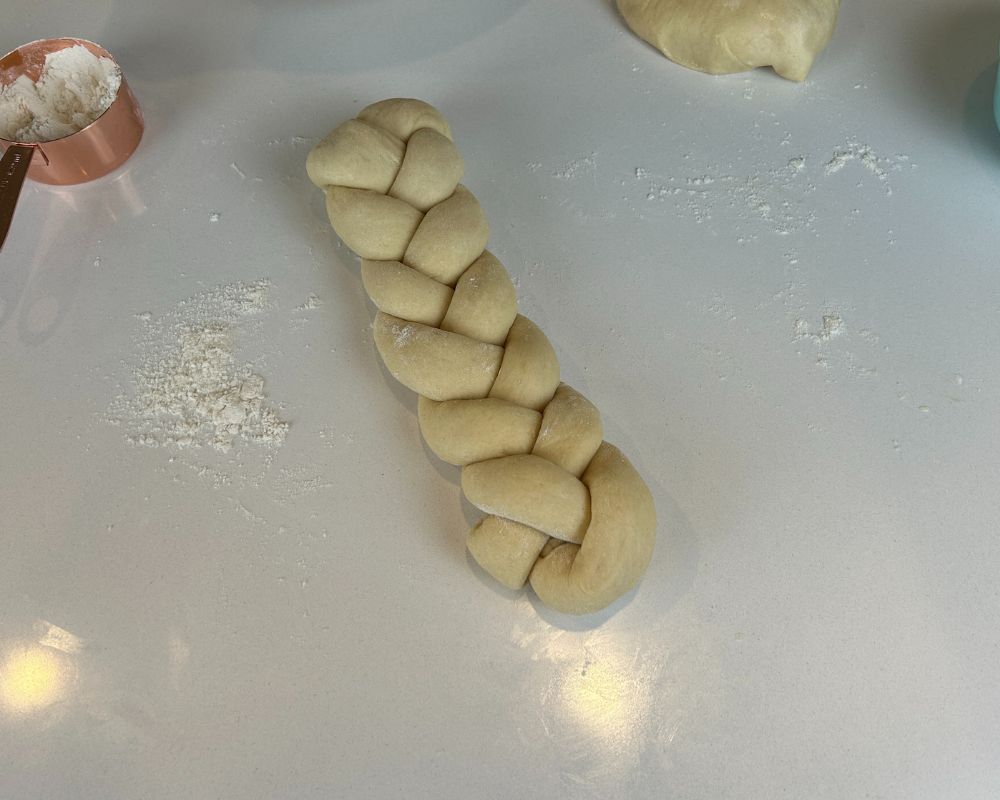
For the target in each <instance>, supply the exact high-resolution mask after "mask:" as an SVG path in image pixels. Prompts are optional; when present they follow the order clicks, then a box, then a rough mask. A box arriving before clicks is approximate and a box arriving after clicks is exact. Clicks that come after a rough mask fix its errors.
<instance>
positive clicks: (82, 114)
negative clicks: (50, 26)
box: [0, 44, 122, 142]
mask: <svg viewBox="0 0 1000 800" xmlns="http://www.w3.org/2000/svg"><path fill="white" fill-rule="evenodd" d="M121 82H122V73H121V69H120V68H119V67H118V65H117V64H115V62H114V61H112V60H111V59H110V58H99V57H98V56H95V55H94V54H93V53H91V52H90V51H89V50H88V49H87V48H86V47H84V46H83V45H79V44H77V45H73V46H72V47H67V48H65V49H64V50H58V51H56V52H55V53H49V55H47V56H46V57H45V66H44V68H43V69H42V74H41V75H40V76H39V78H38V81H37V82H36V81H32V80H31V79H30V78H29V77H27V76H26V75H21V76H20V77H19V78H17V79H16V80H15V81H13V82H12V83H10V84H8V85H6V86H3V87H2V88H0V137H2V138H4V139H7V140H8V141H14V142H51V141H52V140H53V139H61V138H62V137H63V136H69V135H70V134H71V133H76V132H77V131H79V130H82V129H83V128H85V127H87V126H88V125H89V124H90V123H91V122H93V121H94V120H96V119H97V118H98V117H99V116H101V114H103V113H104V112H105V111H107V110H108V109H109V108H110V107H111V104H112V103H113V102H114V100H115V97H116V96H117V95H118V89H119V88H120V87H121Z"/></svg>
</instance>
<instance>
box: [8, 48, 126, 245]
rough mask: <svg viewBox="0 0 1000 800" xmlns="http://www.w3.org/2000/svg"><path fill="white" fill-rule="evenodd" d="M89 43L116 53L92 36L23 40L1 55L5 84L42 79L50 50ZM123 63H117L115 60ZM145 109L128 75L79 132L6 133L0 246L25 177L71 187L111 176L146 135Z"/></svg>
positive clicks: (94, 50)
mask: <svg viewBox="0 0 1000 800" xmlns="http://www.w3.org/2000/svg"><path fill="white" fill-rule="evenodd" d="M78 44H79V45H83V46H84V47H86V48H87V49H88V50H89V51H90V52H91V53H93V54H94V55H95V56H98V57H99V58H108V59H111V60H112V61H114V57H113V56H112V55H111V53H109V52H108V51H107V50H105V49H104V48H103V47H101V46H100V45H97V44H94V43H93V42H88V41H87V40H86V39H40V40H38V41H36V42H29V43H28V44H23V45H21V46H20V47H18V48H17V49H16V50H12V51H11V52H9V53H8V54H7V55H5V56H4V57H3V58H2V59H0V84H3V85H7V84H10V83H12V82H13V81H15V80H17V78H18V77H20V76H21V75H27V76H28V77H29V78H30V79H31V80H33V81H37V80H38V78H39V77H40V76H41V74H42V68H43V67H44V66H45V57H46V56H47V55H49V53H54V52H56V51H58V50H64V49H65V48H67V47H73V46H74V45H78ZM115 63H116V64H117V62H115ZM142 128H143V122H142V113H141V112H140V111H139V105H138V103H136V100H135V96H134V95H133V94H132V90H131V89H129V86H128V83H127V82H126V81H125V76H124V74H123V75H122V82H121V86H120V87H119V89H118V94H117V95H116V96H115V99H114V102H112V103H111V105H110V106H109V107H108V110H107V111H105V112H104V113H103V114H101V116H99V117H98V118H97V119H95V120H94V121H93V122H91V123H90V124H89V125H87V127H85V128H82V129H81V130H79V131H77V132H76V133H71V134H69V135H68V136H63V137H62V138H61V139H53V140H52V141H48V142H12V141H9V140H7V139H3V138H0V145H2V146H3V147H4V148H5V149H6V152H5V153H4V156H3V159H0V247H2V246H3V242H4V239H6V238H7V231H8V230H10V222H11V219H12V218H13V216H14V208H15V206H16V205H17V198H18V195H19V194H20V193H21V185H22V184H23V183H24V178H25V176H26V175H27V177H29V178H31V179H32V180H35V181H38V182H39V183H49V184H57V185H60V186H65V185H67V184H71V183H84V182H86V181H92V180H94V179H95V178H100V177H102V176H104V175H107V174H108V173H109V172H112V171H113V170H115V169H117V168H118V167H120V166H121V165H122V164H124V163H125V161H126V160H127V159H128V157H129V156H130V155H132V153H133V152H135V148H136V147H138V145H139V140H140V139H141V138H142Z"/></svg>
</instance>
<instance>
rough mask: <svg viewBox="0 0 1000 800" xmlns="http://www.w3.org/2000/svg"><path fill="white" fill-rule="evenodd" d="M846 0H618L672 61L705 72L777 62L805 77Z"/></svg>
mask: <svg viewBox="0 0 1000 800" xmlns="http://www.w3.org/2000/svg"><path fill="white" fill-rule="evenodd" d="M839 8H840V0H618V10H619V11H621V13H622V16H623V17H625V21H626V22H627V23H628V24H629V27H630V28H631V29H632V30H633V31H635V32H636V33H637V34H638V35H639V36H640V37H642V38H643V39H645V40H646V41H647V42H649V43H650V44H651V45H653V46H654V47H656V48H657V49H658V50H660V51H662V52H663V54H664V55H665V56H666V57H667V58H669V59H670V60H671V61H676V62H677V63H678V64H682V65H683V66H685V67H690V68H691V69H697V70H700V71H702V72H711V73H713V74H720V73H726V72H743V71H744V70H748V69H753V68H754V67H766V66H772V67H774V71H775V72H777V73H778V74H779V75H781V76H782V77H783V78H788V79H790V80H793V81H801V80H805V77H806V75H808V74H809V70H810V68H811V67H812V64H813V61H815V60H816V56H818V55H819V54H820V52H822V50H823V48H824V47H826V43H827V42H829V41H830V37H831V36H832V35H833V29H834V26H835V25H836V23H837V11H838V9H839Z"/></svg>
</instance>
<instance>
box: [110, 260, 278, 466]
mask: <svg viewBox="0 0 1000 800" xmlns="http://www.w3.org/2000/svg"><path fill="white" fill-rule="evenodd" d="M269 286H270V282H269V281H267V280H266V279H262V280H259V281H255V282H253V283H239V282H237V283H231V284H227V285H224V286H220V287H217V288H215V289H211V290H209V291H207V292H203V293H201V294H199V295H196V296H195V297H192V298H189V299H187V300H182V301H181V302H180V303H178V304H177V306H176V307H175V308H174V309H173V310H172V311H170V312H168V313H166V314H164V315H162V316H161V317H154V316H153V315H152V314H150V313H149V312H144V313H142V314H139V315H137V318H138V319H139V321H140V323H141V326H142V329H141V331H140V333H139V335H138V337H137V342H136V344H137V350H138V351H139V354H140V355H139V358H138V362H137V363H136V364H135V365H134V366H133V370H132V381H133V386H132V391H131V392H128V393H123V394H120V395H119V396H118V397H117V398H116V399H115V400H114V402H113V403H112V406H111V409H110V412H109V414H108V416H107V419H108V421H109V422H112V423H114V424H120V425H122V426H123V427H124V428H125V432H126V433H125V436H126V440H127V441H129V442H130V443H132V444H135V445H144V446H148V447H176V448H189V447H191V448H201V447H208V448H213V449H215V450H217V451H219V452H223V453H225V452H228V451H229V450H230V448H232V447H233V445H234V444H236V443H238V442H247V443H253V444H256V445H261V446H263V447H265V448H272V449H273V448H277V447H280V446H281V444H282V443H283V442H284V440H285V436H286V434H287V432H288V426H289V424H288V422H287V421H285V420H283V419H282V418H281V416H280V414H279V411H278V409H277V408H276V407H275V406H274V404H272V403H271V401H270V400H269V398H268V397H267V394H266V392H265V383H266V382H265V379H264V377H263V376H262V375H259V374H258V373H257V372H256V371H255V370H254V368H253V367H252V365H250V364H247V363H244V364H240V363H239V362H238V361H237V358H236V344H237V341H238V339H239V338H240V337H241V335H243V334H245V333H247V331H248V329H249V328H251V327H252V321H253V318H254V317H255V316H258V315H260V314H261V313H262V312H263V311H264V310H266V308H267V292H268V288H269Z"/></svg>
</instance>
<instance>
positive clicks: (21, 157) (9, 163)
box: [0, 144, 38, 247]
mask: <svg viewBox="0 0 1000 800" xmlns="http://www.w3.org/2000/svg"><path fill="white" fill-rule="evenodd" d="M37 149H38V148H36V147H32V146H30V145H24V144H12V145H8V146H7V152H6V153H4V154H3V158H2V159H0V247H3V243H4V240H5V239H6V238H7V231H9V230H10V221H11V220H12V219H13V218H14V209H15V208H16V207H17V198H18V196H19V195H20V194H21V184H22V183H24V176H25V175H27V173H28V167H29V166H31V157H32V156H33V155H34V154H35V150H37Z"/></svg>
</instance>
